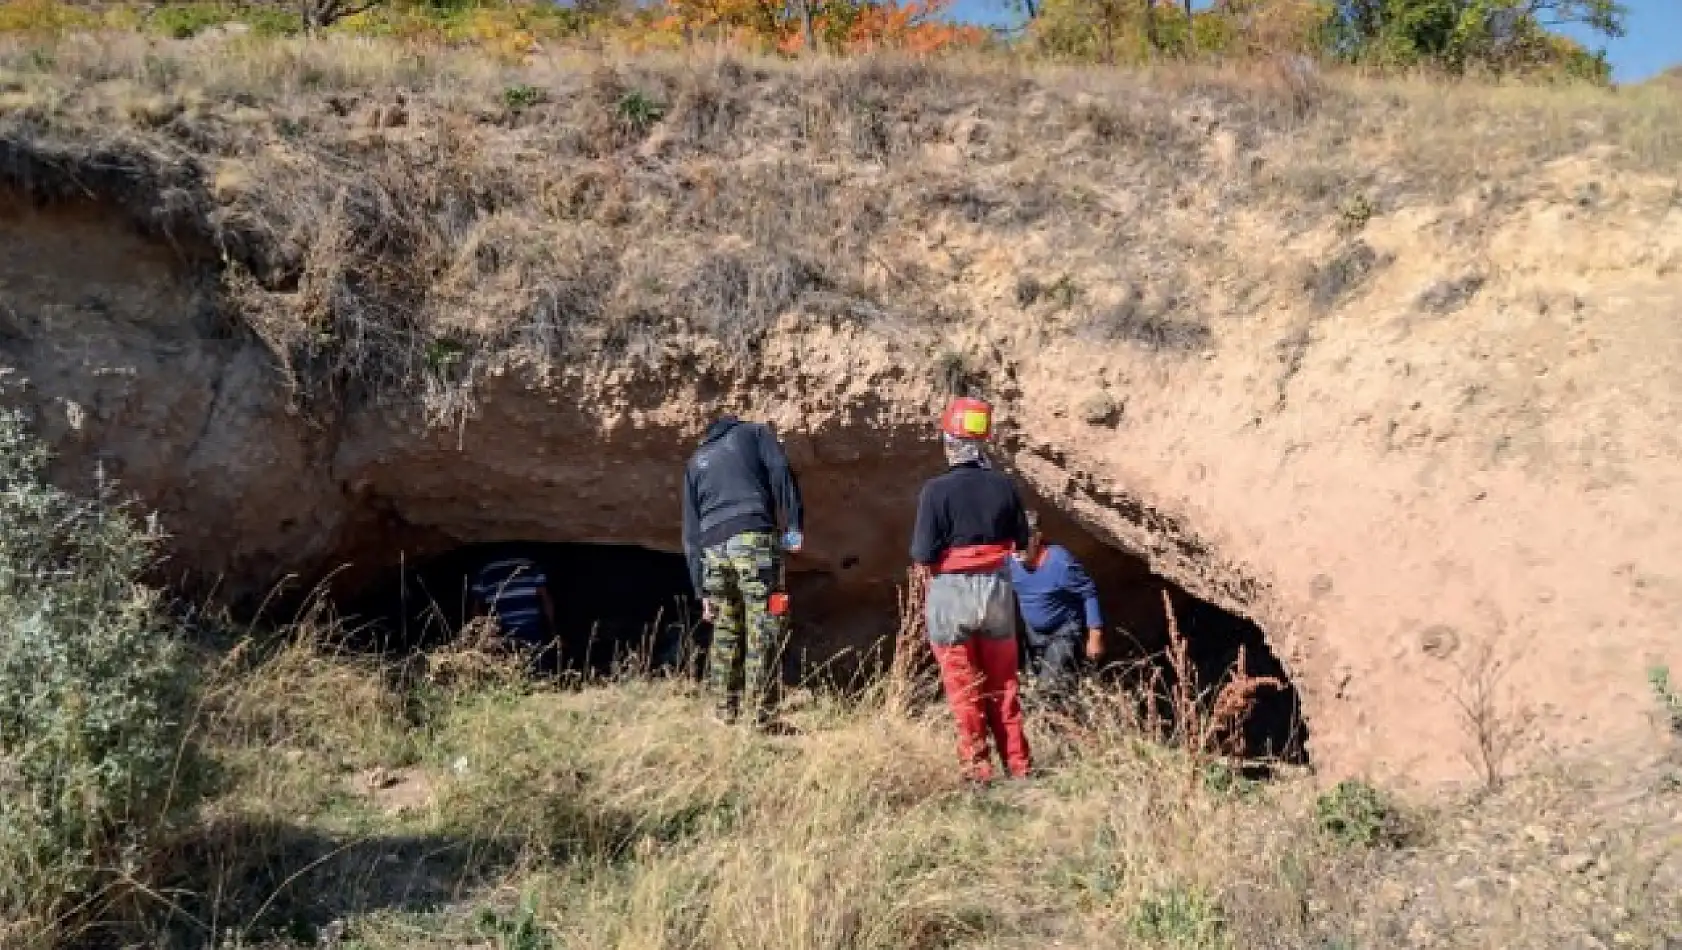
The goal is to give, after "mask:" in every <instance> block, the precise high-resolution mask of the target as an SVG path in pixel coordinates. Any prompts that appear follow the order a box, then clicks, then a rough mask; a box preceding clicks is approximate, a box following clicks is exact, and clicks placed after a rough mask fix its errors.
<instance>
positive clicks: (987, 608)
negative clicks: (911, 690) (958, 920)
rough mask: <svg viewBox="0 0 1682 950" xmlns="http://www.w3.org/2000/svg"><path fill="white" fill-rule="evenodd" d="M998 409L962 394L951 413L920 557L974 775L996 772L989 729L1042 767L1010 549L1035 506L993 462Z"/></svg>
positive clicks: (966, 762) (1016, 771)
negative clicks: (1021, 666)
mask: <svg viewBox="0 0 1682 950" xmlns="http://www.w3.org/2000/svg"><path fill="white" fill-rule="evenodd" d="M992 417H993V410H992V407H991V406H990V405H988V404H987V403H986V402H984V401H982V400H979V399H955V400H953V401H952V402H951V403H950V404H948V405H947V407H946V411H945V412H944V413H942V414H941V426H940V428H941V441H942V444H943V447H944V449H945V452H946V462H947V466H948V467H947V470H946V472H944V473H943V474H940V475H937V476H935V477H934V478H931V479H929V480H928V481H927V482H926V483H924V485H923V488H922V491H921V493H920V494H919V496H918V499H917V521H916V527H915V528H914V530H913V532H912V539H911V560H912V563H913V564H915V565H916V570H917V572H918V574H919V575H920V576H921V577H922V578H923V579H924V582H925V583H926V585H927V586H926V592H927V596H926V599H925V620H926V622H927V625H928V638H929V646H930V648H931V649H932V650H933V652H934V656H935V659H936V661H937V662H938V663H939V664H940V677H941V684H942V686H943V687H944V690H945V693H946V700H947V703H948V705H949V706H950V707H951V709H952V717H953V719H954V721H955V723H956V725H957V730H958V755H959V758H960V759H961V760H962V762H963V768H964V773H965V777H966V778H969V779H971V780H974V781H982V782H985V781H989V780H991V779H992V777H993V762H992V751H991V750H989V748H988V738H989V735H990V736H991V738H992V741H993V745H994V746H995V747H996V749H997V752H998V754H999V757H1000V758H1002V759H1003V760H1004V764H1005V768H1006V770H1007V771H1008V772H1009V773H1010V775H1011V776H1012V777H1014V778H1025V777H1026V776H1027V775H1028V772H1029V770H1030V769H1031V768H1032V767H1033V763H1032V755H1031V753H1030V750H1029V748H1028V739H1027V736H1026V735H1025V734H1024V733H1023V728H1022V701H1021V698H1020V696H1019V691H1018V682H1017V653H1016V598H1015V596H1014V592H1013V590H1012V587H1011V574H1010V557H1011V554H1012V553H1013V552H1014V551H1017V550H1020V549H1025V548H1026V547H1027V546H1028V541H1029V529H1028V516H1027V510H1026V508H1024V506H1023V504H1022V498H1021V496H1020V495H1019V494H1018V493H1017V491H1016V485H1015V483H1014V482H1012V481H1011V479H1010V477H1009V476H1007V475H1004V474H1003V473H1001V472H997V471H994V470H993V467H992V465H991V464H989V462H988V460H987V456H986V453H985V452H984V451H983V445H984V443H985V442H986V440H987V438H988V437H989V436H990V435H991V434H992V429H993V418H992Z"/></svg>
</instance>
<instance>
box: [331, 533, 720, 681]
mask: <svg viewBox="0 0 1682 950" xmlns="http://www.w3.org/2000/svg"><path fill="white" fill-rule="evenodd" d="M511 558H522V559H525V560H528V561H530V562H532V563H534V564H536V565H537V566H538V568H539V569H541V570H542V572H543V574H544V576H545V577H546V578H547V580H548V589H549V594H550V597H551V599H552V601H553V604H554V610H555V626H556V630H555V634H556V637H557V639H558V641H559V645H560V661H559V669H560V670H561V671H564V672H571V673H582V674H585V675H607V674H609V673H612V672H613V671H615V670H617V669H620V668H621V665H622V664H623V663H624V662H626V661H627V660H628V659H629V658H631V657H633V656H635V657H638V658H640V659H642V660H643V661H645V662H646V663H647V665H648V668H651V669H658V670H679V669H684V668H693V664H694V663H695V661H696V650H695V649H694V646H695V644H694V642H693V638H694V635H695V634H696V633H698V632H701V631H700V627H701V625H700V623H699V620H700V605H699V604H698V603H697V602H696V601H695V599H694V597H693V594H692V591H691V589H690V583H689V570H688V567H687V565H686V564H685V562H684V559H683V557H682V556H681V555H678V554H671V553H667V552H663V551H655V550H651V549H649V548H644V547H638V546H635V545H628V544H583V543H554V542H531V541H509V542H500V543H484V544H467V545H462V546H460V547H456V548H453V549H451V550H448V551H446V552H444V553H442V554H438V555H435V556H432V557H428V558H424V559H420V560H416V561H411V562H408V563H405V564H402V565H399V566H397V567H394V568H390V569H388V570H386V571H385V572H384V573H383V574H382V575H380V576H376V577H374V578H373V579H371V581H370V582H369V583H368V584H367V585H366V586H364V587H363V588H362V589H361V591H360V592H359V593H357V594H355V595H354V596H352V597H351V598H349V599H348V600H347V602H346V603H345V604H344V605H343V610H344V614H345V619H346V620H347V621H348V622H349V623H350V624H352V625H353V626H355V627H356V628H358V629H360V630H361V631H363V633H364V636H366V637H368V638H370V639H372V640H373V641H374V644H373V645H375V646H377V647H379V648H380V649H382V650H383V649H401V650H415V649H427V648H429V647H436V646H439V645H442V644H444V643H448V642H450V641H451V640H453V639H454V638H455V637H457V635H458V634H459V633H460V630H461V628H462V626H463V624H464V623H466V622H467V621H468V620H469V619H471V618H472V616H473V613H472V611H473V596H472V589H473V586H472V585H473V582H474V578H475V576H476V575H477V573H478V572H479V570H480V569H481V568H482V567H484V566H485V565H487V564H492V563H495V562H498V561H505V560H508V559H511Z"/></svg>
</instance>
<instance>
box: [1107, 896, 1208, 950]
mask: <svg viewBox="0 0 1682 950" xmlns="http://www.w3.org/2000/svg"><path fill="white" fill-rule="evenodd" d="M1129 925H1130V926H1129V929H1130V930H1132V932H1133V935H1134V936H1135V937H1137V938H1138V939H1139V940H1141V941H1145V942H1147V943H1150V944H1152V945H1155V946H1165V947H1175V948H1183V950H1215V948H1220V947H1225V946H1227V939H1226V936H1227V935H1226V917H1225V915H1224V914H1223V913H1222V912H1221V906H1220V904H1219V903H1218V902H1217V901H1216V900H1215V899H1214V898H1213V897H1211V896H1209V894H1207V893H1205V892H1204V891H1203V890H1201V889H1198V888H1191V889H1187V888H1178V887H1176V888H1170V889H1167V890H1164V891H1161V892H1158V893H1156V894H1152V895H1149V896H1147V897H1146V898H1145V899H1144V900H1142V901H1140V902H1139V906H1138V907H1136V908H1134V911H1133V916H1132V918H1131V920H1130V921H1129Z"/></svg>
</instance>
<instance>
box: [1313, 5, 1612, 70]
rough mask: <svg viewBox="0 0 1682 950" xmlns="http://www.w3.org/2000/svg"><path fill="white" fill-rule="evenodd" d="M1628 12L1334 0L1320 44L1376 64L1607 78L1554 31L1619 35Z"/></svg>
mask: <svg viewBox="0 0 1682 950" xmlns="http://www.w3.org/2000/svg"><path fill="white" fill-rule="evenodd" d="M1625 15H1626V11H1625V8H1624V6H1623V4H1621V3H1620V2H1618V0H1336V2H1335V3H1334V5H1333V6H1332V7H1331V9H1330V12H1329V16H1328V17H1327V21H1326V36H1325V45H1326V50H1327V52H1328V53H1331V54H1332V55H1335V56H1338V57H1340V58H1343V59H1346V60H1350V61H1355V62H1362V63H1367V64H1371V65H1376V66H1380V67H1390V68H1407V67H1413V66H1418V65H1430V66H1434V67H1438V68H1443V69H1447V70H1449V71H1452V72H1463V71H1465V70H1466V69H1468V68H1473V67H1479V68H1484V69H1488V70H1492V71H1496V72H1507V71H1524V70H1538V69H1556V70H1562V71H1564V72H1567V73H1570V74H1573V75H1581V76H1584V77H1586V78H1604V77H1605V75H1606V72H1607V70H1606V64H1605V60H1604V57H1603V56H1600V55H1597V54H1590V53H1589V52H1588V51H1586V50H1584V49H1583V48H1582V47H1581V46H1580V45H1578V44H1576V43H1574V42H1572V41H1571V40H1569V39H1566V38H1565V37H1563V36H1560V35H1559V34H1557V33H1555V32H1553V30H1554V29H1555V28H1557V27H1561V26H1567V25H1582V26H1586V27H1588V28H1590V29H1592V30H1594V31H1596V32H1598V33H1600V34H1602V35H1604V36H1609V37H1616V36H1621V35H1623V32H1624V21H1625Z"/></svg>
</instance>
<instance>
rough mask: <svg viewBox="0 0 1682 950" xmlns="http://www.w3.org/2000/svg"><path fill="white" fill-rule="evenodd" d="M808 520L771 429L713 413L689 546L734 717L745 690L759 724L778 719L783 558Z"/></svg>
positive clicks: (692, 501)
mask: <svg viewBox="0 0 1682 950" xmlns="http://www.w3.org/2000/svg"><path fill="white" fill-rule="evenodd" d="M779 515H780V516H781V517H780V518H779ZM801 519H802V507H801V504H800V486H799V483H798V481H797V480H796V479H795V476H794V470H793V468H791V467H790V466H789V463H788V456H787V455H786V454H784V452H783V447H782V444H781V443H780V442H779V441H778V440H777V436H776V433H775V432H773V431H772V429H771V427H770V426H768V425H766V424H764V423H755V422H744V421H742V420H740V419H738V418H736V417H735V416H734V415H722V416H720V417H719V418H718V419H716V420H714V421H713V423H712V425H710V426H708V427H707V431H706V434H705V435H704V436H702V438H701V444H700V446H698V447H697V448H696V450H695V453H694V454H693V455H691V456H690V458H689V463H688V464H687V465H686V466H685V467H684V475H683V551H684V555H685V557H686V559H687V560H688V562H689V576H690V581H691V582H692V583H693V584H694V587H695V593H696V594H697V595H698V596H699V597H700V598H701V616H702V619H704V620H706V621H708V622H710V623H711V624H712V628H713V635H712V648H711V649H710V650H709V651H708V658H707V668H708V673H707V675H708V679H709V680H710V681H711V683H712V685H713V687H714V689H715V690H717V693H716V695H717V696H718V718H720V719H722V720H724V721H725V722H734V721H735V719H736V716H737V715H738V713H739V712H740V711H741V706H742V701H743V699H744V695H743V694H744V693H745V694H746V696H745V698H746V699H747V701H748V703H749V704H750V705H751V706H752V712H751V716H750V721H751V722H752V723H753V724H754V725H755V726H759V727H768V726H771V725H772V722H771V719H772V717H771V710H770V704H771V696H770V695H769V694H770V687H771V685H772V684H771V681H772V678H773V675H774V674H775V673H777V672H778V669H777V660H778V657H779V653H780V651H781V650H782V646H783V637H784V636H785V635H786V633H787V623H788V618H787V614H788V593H787V591H786V589H785V588H784V587H783V555H784V554H785V553H788V554H797V553H799V551H800V549H801V546H802V543H803V539H804V535H803V534H802V533H801ZM779 520H780V521H782V522H783V528H784V530H783V533H782V536H781V537H780V538H779V537H778V530H779V525H778V522H779Z"/></svg>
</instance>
